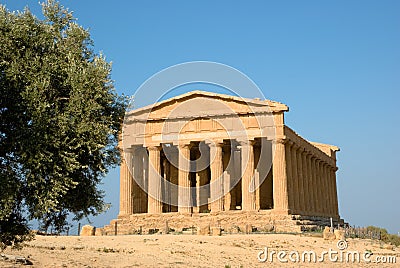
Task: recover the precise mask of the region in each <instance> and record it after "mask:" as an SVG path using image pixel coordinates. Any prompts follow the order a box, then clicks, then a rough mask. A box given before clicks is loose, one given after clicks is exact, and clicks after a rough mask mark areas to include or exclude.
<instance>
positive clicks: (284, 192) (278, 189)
mask: <svg viewBox="0 0 400 268" xmlns="http://www.w3.org/2000/svg"><path fill="white" fill-rule="evenodd" d="M272 172H273V191H274V192H273V198H274V209H275V210H276V211H279V212H284V213H289V199H288V184H287V174H286V156H285V140H284V139H282V138H279V139H277V140H276V141H275V152H274V159H273V171H272Z"/></svg>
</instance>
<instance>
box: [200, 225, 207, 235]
mask: <svg viewBox="0 0 400 268" xmlns="http://www.w3.org/2000/svg"><path fill="white" fill-rule="evenodd" d="M197 234H198V235H209V234H210V226H209V225H204V226H199V227H197Z"/></svg>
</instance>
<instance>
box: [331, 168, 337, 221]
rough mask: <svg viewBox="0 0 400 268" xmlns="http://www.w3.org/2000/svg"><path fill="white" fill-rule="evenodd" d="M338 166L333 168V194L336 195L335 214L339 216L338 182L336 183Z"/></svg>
mask: <svg viewBox="0 0 400 268" xmlns="http://www.w3.org/2000/svg"><path fill="white" fill-rule="evenodd" d="M336 169H337V168H336V167H335V168H332V169H331V172H330V174H331V181H332V182H333V195H334V207H333V210H334V214H335V216H339V204H338V194H337V184H336Z"/></svg>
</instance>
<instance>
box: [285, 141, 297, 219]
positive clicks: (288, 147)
mask: <svg viewBox="0 0 400 268" xmlns="http://www.w3.org/2000/svg"><path fill="white" fill-rule="evenodd" d="M292 146H293V142H292V141H289V140H288V141H286V143H285V158H286V176H287V191H288V199H289V209H290V211H291V212H293V211H294V206H295V199H294V187H293V186H294V178H293V165H292V152H291V151H292Z"/></svg>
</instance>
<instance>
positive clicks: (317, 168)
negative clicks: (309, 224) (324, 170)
mask: <svg viewBox="0 0 400 268" xmlns="http://www.w3.org/2000/svg"><path fill="white" fill-rule="evenodd" d="M320 165H321V161H320V160H319V159H318V158H316V159H315V184H316V185H315V190H316V191H315V192H316V196H317V198H316V202H315V205H316V206H317V211H318V214H319V215H322V214H323V213H322V210H323V207H322V204H323V200H322V199H323V197H322V196H323V190H324V189H323V188H322V187H321V168H320Z"/></svg>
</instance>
